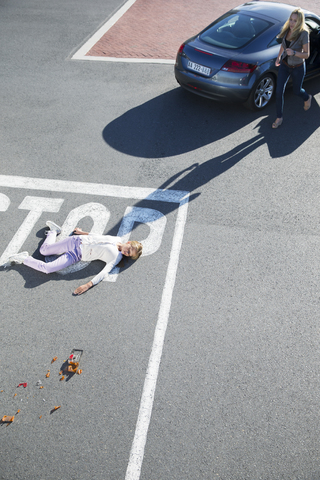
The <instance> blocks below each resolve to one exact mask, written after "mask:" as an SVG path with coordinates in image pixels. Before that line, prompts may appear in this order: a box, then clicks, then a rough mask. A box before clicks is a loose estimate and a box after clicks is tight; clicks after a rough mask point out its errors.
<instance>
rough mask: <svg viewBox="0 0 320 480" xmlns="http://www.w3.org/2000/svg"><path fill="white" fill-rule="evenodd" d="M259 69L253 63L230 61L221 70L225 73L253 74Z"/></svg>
mask: <svg viewBox="0 0 320 480" xmlns="http://www.w3.org/2000/svg"><path fill="white" fill-rule="evenodd" d="M256 68H257V65H255V64H253V63H244V62H236V61H235V60H228V61H227V62H226V63H225V64H224V65H223V67H222V68H221V70H223V71H224V72H234V73H252V72H253V71H254V70H255V69H256Z"/></svg>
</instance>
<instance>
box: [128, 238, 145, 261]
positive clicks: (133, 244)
mask: <svg viewBox="0 0 320 480" xmlns="http://www.w3.org/2000/svg"><path fill="white" fill-rule="evenodd" d="M130 245H131V247H133V248H134V249H135V250H136V252H137V253H136V254H135V255H132V256H131V258H132V260H138V258H139V257H140V256H141V254H142V243H140V242H137V241H136V240H131V241H130Z"/></svg>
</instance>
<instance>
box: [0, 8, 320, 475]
mask: <svg viewBox="0 0 320 480" xmlns="http://www.w3.org/2000/svg"><path fill="white" fill-rule="evenodd" d="M120 5H121V3H119V2H118V1H116V0H112V1H111V0H108V1H107V2H102V1H101V0H91V1H90V3H88V2H84V1H82V0H80V1H77V2H75V1H70V0H68V1H67V2H66V1H60V0H55V1H54V2H43V1H42V2H41V1H39V0H26V1H24V2H23V3H21V2H17V1H13V2H7V1H5V0H1V1H0V40H1V41H0V51H1V71H0V85H1V89H0V91H1V129H0V159H1V160H0V162H1V163H0V165H1V172H0V173H1V175H10V176H21V177H30V178H43V179H57V180H68V181H77V182H90V183H105V184H111V185H122V186H133V187H141V188H170V189H177V190H187V191H190V193H191V198H190V205H189V210H188V218H187V223H186V227H185V232H184V237H183V244H182V250H181V254H180V259H179V266H178V272H177V279H176V284H175V288H174V292H173V300H172V305H171V310H170V316H169V324H168V330H167V334H166V339H165V345H164V350H163V355H162V361H161V365H160V373H159V378H158V383H157V389H156V394H155V401H154V407H153V413H152V417H151V422H150V427H149V432H148V438H147V443H146V448H145V454H144V460H143V464H142V471H141V477H140V478H141V480H173V479H177V480H178V479H179V480H181V479H183V480H191V479H192V480H195V479H199V480H200V479H201V480H204V479H205V480H208V479H210V480H211V479H223V480H257V479H262V480H278V479H281V480H289V479H290V480H293V479H296V480H298V479H299V480H318V479H319V478H320V449H319V428H320V421H319V400H320V396H319V371H320V362H319V303H320V288H319V274H318V272H319V260H320V254H319V246H320V237H319V223H320V213H319V164H318V162H319V142H320V133H319V132H320V131H319V128H318V127H319V124H320V115H319V102H320V93H319V79H315V80H312V81H310V82H308V83H307V84H306V88H307V91H308V92H309V93H311V94H312V95H314V100H313V103H312V107H311V109H310V111H309V112H304V111H303V108H302V104H301V103H300V102H299V101H297V100H296V99H295V98H294V96H293V95H292V92H291V91H290V90H288V92H287V93H286V97H285V100H286V103H285V115H284V123H283V125H282V127H281V128H279V129H278V130H276V131H273V130H272V129H271V123H272V121H273V120H274V118H275V106H274V104H272V105H270V106H269V107H268V108H267V109H266V110H265V111H264V112H263V113H252V112H250V111H247V110H246V109H244V107H242V106H241V105H222V104H221V105H220V104H216V103H212V102H209V101H207V100H205V99H202V98H200V97H196V96H193V95H191V94H188V93H187V92H183V91H182V90H181V89H180V88H178V86H177V84H176V82H175V79H174V75H173V67H172V66H170V65H147V64H143V65H142V64H125V63H104V62H101V63H100V62H89V61H72V60H70V58H71V56H72V54H73V53H74V52H75V51H76V50H77V48H79V46H80V45H81V44H82V43H83V42H84V41H85V39H86V38H88V37H89V36H90V35H92V33H93V32H95V31H96V30H97V28H98V27H99V26H100V25H101V24H102V23H103V22H104V21H105V19H107V18H108V17H109V16H111V15H112V14H113V13H114V12H115V11H116V10H117V8H118V7H119V6H120ZM301 6H303V5H301ZM187 36H188V35H186V37H187ZM0 193H1V194H4V195H6V196H7V197H8V198H9V199H10V202H11V203H10V206H9V208H8V209H7V210H6V211H1V213H0V229H1V238H2V242H1V245H2V251H1V254H2V253H3V251H4V250H5V248H6V246H7V245H8V243H9V242H10V241H11V239H12V238H13V236H14V235H15V233H16V232H17V230H18V229H19V227H20V226H21V224H22V222H23V221H24V219H25V217H26V215H27V212H26V211H25V210H23V209H19V206H20V204H21V202H22V201H23V199H24V198H25V197H26V196H27V195H30V196H35V195H39V196H41V197H49V198H63V199H64V203H63V204H62V207H61V209H60V210H59V212H58V213H51V214H46V213H43V214H42V215H41V217H40V218H39V220H38V221H37V223H36V225H35V227H34V228H33V230H32V232H31V233H30V235H29V236H28V238H27V240H26V241H25V243H24V245H23V248H22V250H28V251H29V252H30V253H31V254H35V255H36V256H37V255H38V254H39V252H38V248H39V245H40V244H41V242H42V239H43V237H44V226H45V221H46V220H47V219H48V218H50V219H52V220H53V221H55V222H57V223H60V224H61V223H63V222H64V221H65V219H66V217H67V215H68V214H69V212H70V211H71V210H72V209H74V208H76V207H78V206H79V205H83V204H85V203H88V202H98V203H103V202H105V204H106V205H107V207H108V209H109V210H110V212H111V217H110V221H109V224H108V228H107V232H106V233H112V234H116V233H117V228H118V225H119V222H120V221H121V218H122V216H123V214H124V211H125V208H126V207H127V206H128V205H129V206H130V205H134V206H146V207H148V206H150V205H149V203H148V202H135V201H133V200H130V199H123V198H122V199H121V198H113V197H109V198H108V199H107V200H103V201H102V200H101V198H100V197H99V196H98V195H97V196H95V195H85V194H81V193H66V194H60V193H59V194H57V193H54V192H40V193H39V192H35V191H33V190H19V189H18V190H17V189H14V188H10V187H1V190H0ZM152 208H156V209H158V210H160V211H161V212H162V213H164V214H166V216H167V226H166V230H165V233H164V237H163V240H162V243H161V247H160V249H159V250H158V251H157V252H156V253H155V254H153V255H151V256H149V257H145V258H142V259H141V260H139V262H137V263H135V264H134V265H132V266H130V268H127V269H126V270H125V271H123V272H122V273H121V274H120V275H119V278H118V279H117V282H115V283H108V284H103V285H98V286H97V287H95V288H94V289H92V290H90V291H89V292H87V294H85V295H82V296H80V297H73V296H72V292H73V290H74V289H75V288H76V287H77V286H78V285H80V284H82V283H85V282H86V281H87V279H88V278H91V277H92V276H93V275H94V274H95V273H97V272H98V271H99V269H100V265H94V264H92V265H90V266H89V267H88V268H87V269H85V270H81V271H80V272H78V273H76V274H73V275H67V276H65V277H62V276H59V275H58V274H56V275H52V276H50V277H45V276H44V275H41V274H40V273H38V272H35V271H32V270H31V269H27V267H24V266H15V267H13V268H11V269H8V270H3V269H0V283H1V316H0V326H1V327H0V329H1V355H0V390H1V392H0V406H1V408H0V413H1V416H2V415H11V414H15V412H16V411H17V410H18V409H19V410H20V412H19V414H18V415H17V416H16V419H15V422H14V423H13V424H12V425H9V426H6V425H1V428H0V478H1V480H66V479H72V480H73V479H74V480H87V479H92V480H102V479H108V480H121V479H124V478H125V474H126V468H127V465H128V460H129V453H130V448H131V444H132V440H133V436H134V431H135V425H136V421H137V414H138V409H139V404H140V397H141V392H142V387H143V382H144V378H145V373H146V368H147V364H148V359H149V355H150V350H151V346H152V341H153V334H154V329H155V324H156V321H157V316H158V311H159V305H160V301H161V295H162V289H163V283H164V279H165V275H166V269H167V265H168V260H169V254H170V249H171V243H172V236H173V231H174V226H175V221H176V216H177V211H176V206H175V205H173V204H170V203H168V204H160V203H157V202H154V204H153V206H152ZM47 217H48V218H47ZM81 226H82V227H83V228H84V229H90V228H91V224H90V220H89V219H85V220H84V222H83V223H82V224H81ZM146 229H147V227H146V226H143V225H138V226H136V228H135V232H134V233H135V236H136V237H137V238H143V237H144V235H146ZM73 347H77V348H83V349H84V356H83V360H82V366H83V374H82V375H80V376H76V377H73V378H71V379H70V380H69V381H67V382H66V381H64V382H60V381H59V375H58V372H59V369H60V367H61V365H62V363H63V361H64V360H65V359H66V358H67V355H68V354H69V352H70V350H71V349H72V348H73ZM55 355H57V356H58V360H57V362H55V363H54V364H53V365H51V364H50V362H51V359H52V357H53V356H55ZM48 369H50V370H51V375H50V378H48V379H47V378H45V374H46V372H47V370H48ZM39 379H40V380H41V381H42V384H43V386H44V388H43V389H39V387H37V386H36V383H37V381H38V380H39ZM21 382H28V386H27V388H25V389H24V388H23V387H19V388H16V387H17V385H18V384H19V383H21ZM15 393H17V396H14V395H15ZM54 405H61V408H60V409H59V410H58V411H56V412H54V413H52V414H51V413H50V412H51V409H52V408H53V406H54ZM40 416H42V418H41V419H40V418H39V417H40Z"/></svg>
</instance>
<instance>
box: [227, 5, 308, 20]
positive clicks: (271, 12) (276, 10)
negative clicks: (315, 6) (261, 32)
mask: <svg viewBox="0 0 320 480" xmlns="http://www.w3.org/2000/svg"><path fill="white" fill-rule="evenodd" d="M296 8H297V7H296V6H294V5H288V4H286V3H276V2H263V1H262V2H259V1H258V2H254V1H253V2H247V3H243V4H242V5H239V6H238V7H235V8H234V9H233V10H241V11H242V12H244V13H245V12H248V13H249V12H250V13H251V12H252V13H257V14H258V15H263V16H267V17H269V18H273V19H274V20H277V21H280V22H285V21H286V20H287V19H288V17H289V15H290V13H291V12H292V11H293V10H294V9H296ZM302 10H303V12H304V13H305V14H306V13H311V12H309V11H307V10H305V9H303V8H302Z"/></svg>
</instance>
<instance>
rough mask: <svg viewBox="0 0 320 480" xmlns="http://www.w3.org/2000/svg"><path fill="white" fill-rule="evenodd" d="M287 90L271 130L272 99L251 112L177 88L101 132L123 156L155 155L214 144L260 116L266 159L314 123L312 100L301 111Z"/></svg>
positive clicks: (291, 145) (289, 149)
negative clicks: (277, 123) (275, 127)
mask: <svg viewBox="0 0 320 480" xmlns="http://www.w3.org/2000/svg"><path fill="white" fill-rule="evenodd" d="M306 89H307V91H308V92H309V93H311V94H312V95H314V94H316V93H317V92H318V91H319V86H318V79H313V80H310V81H308V82H306ZM287 90H288V91H287V92H286V94H285V112H284V123H283V126H282V127H281V128H279V129H278V131H277V132H275V131H274V130H272V129H271V123H272V122H273V121H274V120H275V117H276V114H275V104H274V102H272V103H271V105H269V106H268V107H267V108H266V109H265V110H263V111H262V112H251V111H248V110H247V109H245V108H244V107H243V106H242V105H241V104H222V103H217V102H213V101H210V100H208V99H205V98H203V97H199V96H196V95H194V94H191V93H189V92H186V91H184V90H183V89H182V88H180V87H178V88H175V89H173V90H170V91H169V92H166V93H164V94H162V95H159V96H158V97H156V98H153V99H152V100H149V101H148V102H146V103H144V104H142V105H139V106H138V107H135V108H132V109H131V110H129V111H127V112H126V113H124V114H123V115H121V116H120V117H118V118H116V119H115V120H113V121H112V122H110V123H109V124H108V125H107V126H106V127H105V128H104V130H103V132H102V136H103V139H104V141H105V142H106V143H107V144H108V145H110V146H111V147H112V148H114V149H115V150H118V151H119V152H121V153H125V154H126V155H131V156H134V157H138V158H139V157H140V158H152V159H155V158H159V159H160V158H165V157H174V156H176V155H181V154H184V153H188V152H192V151H194V150H197V149H199V148H201V147H203V146H205V145H210V144H214V143H215V142H216V141H218V140H221V139H223V138H225V137H227V136H229V135H231V134H233V133H235V132H237V131H238V130H240V129H241V128H244V127H246V126H247V125H249V124H251V123H252V122H254V121H255V120H257V119H259V118H261V116H263V118H262V119H261V122H260V123H259V125H258V126H257V127H255V128H256V129H257V134H258V135H260V136H262V137H263V138H264V141H265V143H266V144H267V146H268V148H269V153H270V156H271V158H279V157H283V156H286V155H290V154H292V153H293V152H294V151H295V150H296V149H297V148H299V146H301V145H302V144H303V143H304V142H305V141H307V140H308V138H309V137H310V136H311V135H312V134H313V133H314V131H315V130H316V129H317V128H318V127H319V126H320V115H319V106H318V104H317V102H316V101H315V100H313V103H312V108H311V109H310V110H309V112H308V113H306V112H304V110H303V103H302V101H301V100H300V99H299V98H297V97H295V96H294V95H293V94H292V90H291V88H290V87H289V88H288V89H287ZM266 115H268V116H270V118H265V116H266ZM285 124H286V125H285ZM284 130H289V132H290V137H291V138H290V141H286V140H285V138H284V139H282V141H281V142H280V141H279V137H280V135H277V134H278V132H283V133H284ZM275 133H276V135H275ZM223 171H224V170H223V169H222V170H221V173H222V172H223Z"/></svg>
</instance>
